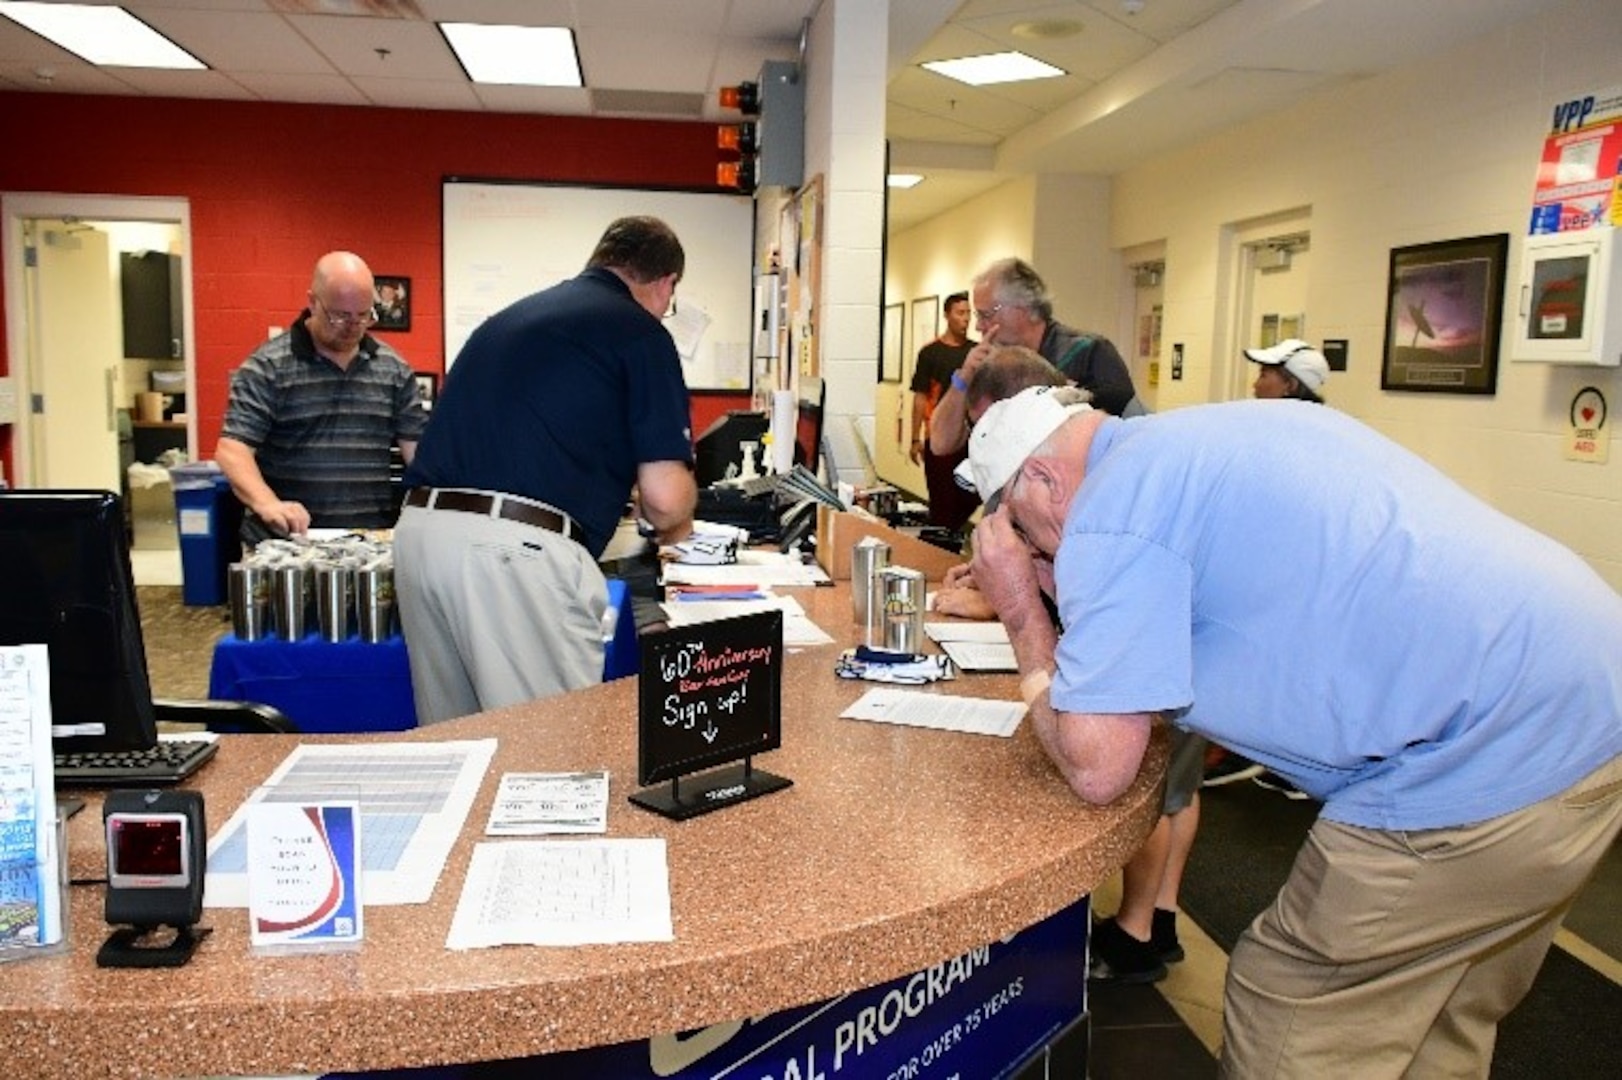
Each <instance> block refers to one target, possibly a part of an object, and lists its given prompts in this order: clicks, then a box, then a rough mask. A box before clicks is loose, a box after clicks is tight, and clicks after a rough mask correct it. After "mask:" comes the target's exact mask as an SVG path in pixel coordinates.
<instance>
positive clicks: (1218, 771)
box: [1200, 754, 1267, 787]
mask: <svg viewBox="0 0 1622 1080" xmlns="http://www.w3.org/2000/svg"><path fill="white" fill-rule="evenodd" d="M1266 771H1267V770H1266V769H1265V768H1264V767H1263V766H1261V765H1258V764H1256V763H1255V762H1254V761H1251V760H1250V759H1249V758H1247V757H1240V756H1239V755H1238V754H1223V755H1222V760H1221V761H1219V762H1217V763H1216V764H1215V765H1212V766H1211V767H1210V768H1208V769H1206V770H1205V779H1204V780H1202V781H1201V782H1200V787H1221V786H1222V785H1223V784H1232V783H1236V782H1238V781H1240V780H1252V779H1254V778H1256V777H1258V776H1260V775H1261V774H1262V773H1264V772H1266Z"/></svg>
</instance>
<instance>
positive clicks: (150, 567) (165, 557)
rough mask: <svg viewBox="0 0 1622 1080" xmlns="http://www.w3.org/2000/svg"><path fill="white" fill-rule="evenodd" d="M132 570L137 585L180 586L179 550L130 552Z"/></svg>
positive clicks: (139, 550)
mask: <svg viewBox="0 0 1622 1080" xmlns="http://www.w3.org/2000/svg"><path fill="white" fill-rule="evenodd" d="M130 570H131V571H133V572H134V574H135V584H137V585H179V584H180V583H181V577H180V549H179V548H135V549H133V550H131V551H130Z"/></svg>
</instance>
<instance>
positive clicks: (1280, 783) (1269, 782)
mask: <svg viewBox="0 0 1622 1080" xmlns="http://www.w3.org/2000/svg"><path fill="white" fill-rule="evenodd" d="M1250 779H1251V782H1252V783H1254V784H1255V785H1256V786H1257V787H1264V788H1266V789H1267V790H1268V791H1276V792H1278V793H1279V794H1280V795H1282V796H1284V797H1285V798H1286V799H1294V800H1295V801H1297V802H1303V801H1305V800H1307V799H1310V798H1312V796H1311V795H1308V794H1307V793H1306V792H1304V791H1302V790H1301V789H1300V788H1298V787H1296V786H1295V785H1294V784H1292V783H1290V782H1289V781H1288V780H1286V779H1284V777H1282V776H1280V775H1279V774H1278V773H1276V772H1274V771H1273V770H1272V769H1262V771H1261V772H1259V773H1257V774H1256V775H1255V776H1253V777H1251V778H1250Z"/></svg>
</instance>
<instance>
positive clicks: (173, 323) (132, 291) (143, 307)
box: [118, 251, 185, 360]
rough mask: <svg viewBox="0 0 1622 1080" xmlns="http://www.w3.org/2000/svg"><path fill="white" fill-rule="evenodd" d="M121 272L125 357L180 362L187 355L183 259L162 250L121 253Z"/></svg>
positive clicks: (119, 257)
mask: <svg viewBox="0 0 1622 1080" xmlns="http://www.w3.org/2000/svg"><path fill="white" fill-rule="evenodd" d="M118 269H119V288H120V291H121V292H122V295H123V305H124V355H125V356H126V357H133V358H137V359H142V360H179V359H180V358H181V357H182V356H184V355H185V342H184V340H183V335H184V326H185V323H184V319H183V317H182V315H181V310H180V307H181V305H180V299H181V293H182V285H181V280H180V256H178V255H170V254H168V253H166V252H162V251H122V252H119V255H118Z"/></svg>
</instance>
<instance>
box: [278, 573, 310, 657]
mask: <svg viewBox="0 0 1622 1080" xmlns="http://www.w3.org/2000/svg"><path fill="white" fill-rule="evenodd" d="M272 574H273V576H274V584H273V586H272V590H271V612H272V614H274V615H275V616H276V633H277V635H278V636H280V637H281V639H282V640H283V641H298V640H299V639H300V638H302V637H303V636H304V616H305V613H306V612H307V611H308V609H309V603H310V571H309V569H308V568H307V567H304V566H301V565H292V566H278V567H276V569H275V570H274V571H272Z"/></svg>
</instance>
